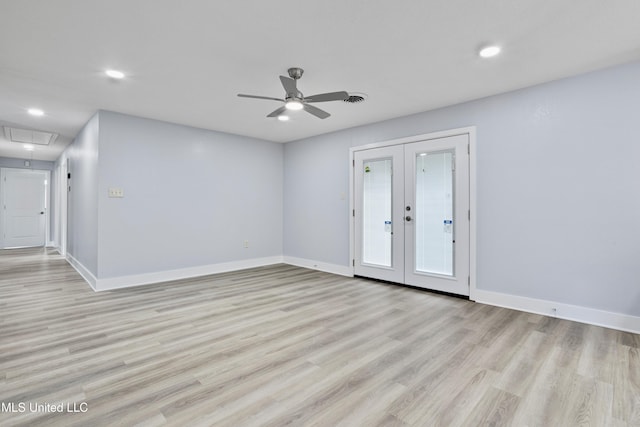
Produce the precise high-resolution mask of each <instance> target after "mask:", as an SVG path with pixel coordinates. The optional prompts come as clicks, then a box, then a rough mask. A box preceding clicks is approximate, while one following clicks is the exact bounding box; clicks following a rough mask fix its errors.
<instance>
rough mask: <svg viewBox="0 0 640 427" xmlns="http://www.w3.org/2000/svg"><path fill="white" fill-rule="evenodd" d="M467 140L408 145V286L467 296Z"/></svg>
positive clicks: (459, 137) (406, 154)
mask: <svg viewBox="0 0 640 427" xmlns="http://www.w3.org/2000/svg"><path fill="white" fill-rule="evenodd" d="M467 145H468V136H467V135H457V136H451V137H447V138H439V139H435V140H430V141H422V142H416V143H412V144H406V145H405V146H404V148H405V213H406V215H405V281H404V283H406V284H408V285H413V286H419V287H423V288H428V289H434V290H438V291H443V292H449V293H453V294H459V295H469V157H468V152H467Z"/></svg>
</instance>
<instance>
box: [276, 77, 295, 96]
mask: <svg viewBox="0 0 640 427" xmlns="http://www.w3.org/2000/svg"><path fill="white" fill-rule="evenodd" d="M280 81H281V82H282V87H284V90H285V92H287V95H289V94H290V93H293V94H297V93H298V88H297V87H296V81H295V80H294V79H291V78H289V77H285V76H280Z"/></svg>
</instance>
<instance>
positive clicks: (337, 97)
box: [304, 91, 349, 102]
mask: <svg viewBox="0 0 640 427" xmlns="http://www.w3.org/2000/svg"><path fill="white" fill-rule="evenodd" d="M348 97H349V94H348V93H347V92H345V91H340V92H329V93H320V94H318V95H311V96H307V97H305V98H304V100H305V102H326V101H342V100H345V99H347V98H348Z"/></svg>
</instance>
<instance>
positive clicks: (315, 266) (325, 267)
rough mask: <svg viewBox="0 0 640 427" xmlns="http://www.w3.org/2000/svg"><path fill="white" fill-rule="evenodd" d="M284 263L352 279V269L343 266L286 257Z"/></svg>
mask: <svg viewBox="0 0 640 427" xmlns="http://www.w3.org/2000/svg"><path fill="white" fill-rule="evenodd" d="M284 263H285V264H290V265H295V266H296V267H304V268H309V269H311V270H319V271H324V272H326V273H333V274H339V275H340V276H347V277H353V269H352V268H351V267H348V266H344V265H338V264H330V263H326V262H322V261H314V260H311V259H304V258H296V257H291V256H286V255H285V256H284Z"/></svg>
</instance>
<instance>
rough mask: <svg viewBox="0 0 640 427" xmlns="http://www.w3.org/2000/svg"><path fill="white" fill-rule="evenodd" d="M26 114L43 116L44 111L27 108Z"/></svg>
mask: <svg viewBox="0 0 640 427" xmlns="http://www.w3.org/2000/svg"><path fill="white" fill-rule="evenodd" d="M27 113H29V114H31V115H32V116H44V111H42V110H41V109H39V108H29V109H28V110H27Z"/></svg>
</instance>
